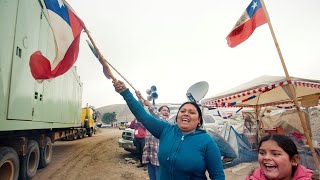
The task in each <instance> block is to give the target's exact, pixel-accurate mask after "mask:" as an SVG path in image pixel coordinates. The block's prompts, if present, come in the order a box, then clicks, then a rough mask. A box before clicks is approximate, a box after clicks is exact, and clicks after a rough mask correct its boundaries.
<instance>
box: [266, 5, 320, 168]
mask: <svg viewBox="0 0 320 180" xmlns="http://www.w3.org/2000/svg"><path fill="white" fill-rule="evenodd" d="M260 2H261V6H262V8H263V10H264V13H265V15H266V18H267V21H268V25H269V29H270V31H271V34H272V38H273V41H274V44H275V46H276V48H277V51H278V55H279V57H280V60H281V64H282V67H283V70H284V73H285V75H286V80H287V81H288V82H292V81H291V77H290V76H289V73H288V70H287V67H286V64H285V62H284V59H283V56H282V53H281V50H280V46H279V44H278V41H277V38H276V35H275V33H274V31H273V27H272V24H271V21H270V17H269V14H268V11H267V8H266V6H265V4H264V1H263V0H260ZM288 85H289V90H290V93H291V94H292V95H293V101H294V104H295V106H296V109H297V111H298V115H299V118H300V122H301V124H302V127H303V130H304V135H305V136H306V138H307V143H308V145H309V147H310V150H311V153H312V156H313V159H314V162H315V165H316V168H317V169H318V170H320V164H319V160H318V157H317V154H316V152H315V149H314V146H313V144H312V141H311V138H310V135H309V134H310V133H309V129H308V128H307V123H306V120H305V118H304V115H303V114H302V111H301V109H300V106H299V104H298V100H297V96H296V92H295V90H294V88H293V85H292V84H291V83H289V84H288Z"/></svg>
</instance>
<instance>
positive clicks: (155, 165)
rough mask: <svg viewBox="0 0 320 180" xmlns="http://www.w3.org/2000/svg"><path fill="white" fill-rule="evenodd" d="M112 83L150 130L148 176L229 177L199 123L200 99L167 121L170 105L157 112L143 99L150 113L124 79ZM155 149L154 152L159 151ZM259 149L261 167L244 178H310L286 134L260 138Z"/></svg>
mask: <svg viewBox="0 0 320 180" xmlns="http://www.w3.org/2000/svg"><path fill="white" fill-rule="evenodd" d="M113 85H114V87H115V90H116V92H118V93H119V94H120V95H121V96H122V97H123V98H124V100H125V101H126V103H127V105H128V107H129V109H130V110H131V112H132V113H133V115H134V116H135V117H136V120H137V121H136V122H140V123H141V124H142V125H143V127H145V129H147V131H148V133H151V134H149V135H148V136H147V137H148V138H147V139H148V140H146V144H149V145H147V146H145V147H144V150H143V152H142V154H143V155H142V157H141V163H142V164H145V163H147V164H148V174H149V176H150V179H156V180H158V179H160V180H169V179H172V180H179V179H181V180H184V179H207V178H208V177H207V176H209V178H210V179H215V180H219V179H225V174H224V170H223V166H222V161H221V155H220V150H219V148H218V146H217V144H216V142H215V141H214V140H213V139H212V138H211V137H210V136H209V135H208V134H207V133H206V131H205V130H203V129H201V128H200V127H201V126H202V124H203V119H202V112H201V109H200V107H199V105H198V104H197V103H196V102H185V103H183V104H182V105H181V106H180V108H179V110H178V113H177V116H176V119H175V122H174V123H172V122H169V121H167V116H166V115H168V113H169V112H170V110H169V108H168V107H161V108H160V109H159V110H160V111H159V113H157V112H155V107H153V106H151V105H150V102H149V103H148V101H142V104H143V105H146V106H148V107H149V111H150V113H148V112H146V110H145V109H144V107H143V105H142V104H141V103H140V102H139V101H138V100H137V99H135V98H134V96H133V94H132V93H131V92H130V90H129V89H128V88H127V87H126V86H125V84H124V83H123V82H122V81H119V80H118V81H114V82H113ZM136 95H137V97H138V99H139V100H142V97H141V94H140V92H136ZM163 108H165V110H163ZM162 110H163V111H164V112H161V111H162ZM151 137H152V138H151ZM151 140H152V141H151ZM154 140H156V141H154ZM154 142H156V145H154V144H153V143H154ZM151 152H156V155H154V154H151ZM258 154H259V155H258V162H259V166H260V167H259V168H257V169H255V170H254V171H253V173H252V174H250V175H248V176H247V177H246V180H311V179H312V175H313V171H312V170H309V169H307V168H306V167H304V166H302V165H300V164H299V155H298V151H297V147H296V145H295V144H294V142H293V141H292V140H291V139H290V138H289V137H287V136H285V135H280V134H271V135H267V136H265V137H263V138H262V139H261V141H260V142H259V144H258ZM144 156H145V158H144ZM156 157H157V158H156ZM149 167H150V168H149ZM149 171H150V172H149Z"/></svg>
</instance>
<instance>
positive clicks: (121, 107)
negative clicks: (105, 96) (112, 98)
mask: <svg viewBox="0 0 320 180" xmlns="http://www.w3.org/2000/svg"><path fill="white" fill-rule="evenodd" d="M162 105H167V106H169V108H170V110H171V113H176V110H177V108H178V107H179V106H180V105H178V104H177V103H159V104H156V106H158V107H159V106H162ZM96 110H97V111H98V112H99V114H100V115H101V117H98V121H99V120H100V119H101V118H102V115H103V114H104V113H107V112H110V113H112V112H115V113H116V114H117V117H116V119H117V120H118V122H121V121H127V122H130V121H132V120H133V119H134V116H133V114H132V113H131V111H130V109H129V108H128V106H127V104H113V105H108V106H103V107H100V108H97V109H96Z"/></svg>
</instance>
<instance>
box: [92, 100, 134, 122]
mask: <svg viewBox="0 0 320 180" xmlns="http://www.w3.org/2000/svg"><path fill="white" fill-rule="evenodd" d="M96 110H97V111H98V112H99V113H100V114H101V116H102V115H103V114H104V113H107V112H109V113H112V112H115V113H116V114H117V117H116V118H117V120H118V122H121V121H127V122H130V121H132V120H133V119H134V116H133V114H132V113H131V111H130V109H129V108H128V106H127V104H113V105H108V106H103V107H100V108H97V109H96Z"/></svg>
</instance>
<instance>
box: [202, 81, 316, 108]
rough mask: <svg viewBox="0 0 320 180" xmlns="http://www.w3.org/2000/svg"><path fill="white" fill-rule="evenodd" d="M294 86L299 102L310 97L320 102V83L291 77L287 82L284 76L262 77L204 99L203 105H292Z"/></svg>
mask: <svg viewBox="0 0 320 180" xmlns="http://www.w3.org/2000/svg"><path fill="white" fill-rule="evenodd" d="M289 84H292V85H293V87H294V89H295V91H296V96H297V98H298V101H301V100H302V99H305V98H306V97H308V96H309V95H315V97H313V98H317V99H318V100H319V95H320V81H319V80H311V79H303V78H296V77H291V81H287V80H286V78H285V77H283V76H266V75H265V76H261V77H259V78H256V79H253V80H252V81H249V82H247V83H244V84H242V85H240V86H237V87H235V88H232V89H230V90H228V91H225V92H222V93H219V94H217V95H215V96H212V97H209V98H206V99H203V100H202V101H201V104H203V105H205V106H207V107H263V106H274V105H279V104H288V105H292V104H293V101H292V100H291V99H292V98H290V97H292V95H291V93H290V91H289V86H288V85H289Z"/></svg>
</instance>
